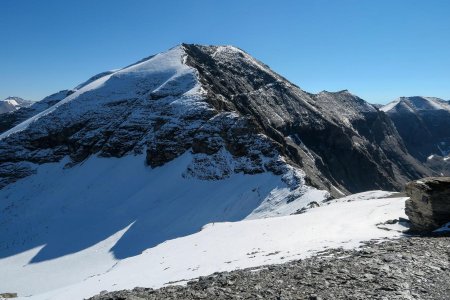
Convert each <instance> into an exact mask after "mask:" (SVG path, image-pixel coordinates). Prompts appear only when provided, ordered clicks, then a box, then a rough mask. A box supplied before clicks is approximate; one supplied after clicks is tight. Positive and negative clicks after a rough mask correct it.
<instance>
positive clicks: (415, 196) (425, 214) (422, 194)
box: [405, 177, 450, 232]
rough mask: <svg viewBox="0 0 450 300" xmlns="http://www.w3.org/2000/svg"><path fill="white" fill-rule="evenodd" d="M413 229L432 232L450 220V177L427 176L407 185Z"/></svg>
mask: <svg viewBox="0 0 450 300" xmlns="http://www.w3.org/2000/svg"><path fill="white" fill-rule="evenodd" d="M406 194H407V195H408V196H409V200H407V201H406V207H405V212H406V214H407V215H408V217H409V219H410V221H411V230H412V231H416V232H430V231H433V230H435V229H437V228H439V227H441V226H443V225H444V224H446V223H448V222H450V177H427V178H424V179H420V180H416V181H412V182H410V183H408V184H407V185H406Z"/></svg>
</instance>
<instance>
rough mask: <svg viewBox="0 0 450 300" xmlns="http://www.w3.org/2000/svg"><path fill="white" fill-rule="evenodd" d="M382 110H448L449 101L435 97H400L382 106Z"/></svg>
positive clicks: (391, 111) (449, 107)
mask: <svg viewBox="0 0 450 300" xmlns="http://www.w3.org/2000/svg"><path fill="white" fill-rule="evenodd" d="M381 110H382V111H384V112H386V113H394V112H402V111H423V110H447V111H450V103H449V102H448V101H445V100H443V99H440V98H436V97H422V96H413V97H400V98H398V99H396V100H394V101H392V102H391V103H388V104H387V105H385V106H383V107H382V108H381Z"/></svg>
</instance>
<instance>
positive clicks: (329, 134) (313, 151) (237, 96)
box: [184, 45, 429, 194]
mask: <svg viewBox="0 0 450 300" xmlns="http://www.w3.org/2000/svg"><path fill="white" fill-rule="evenodd" d="M184 47H185V49H186V52H187V54H188V57H187V60H186V62H187V64H188V65H190V66H192V67H194V68H196V69H197V70H198V73H199V80H200V82H201V84H202V87H203V88H204V89H205V90H206V92H207V99H208V101H209V102H210V103H212V105H213V106H214V107H215V108H216V109H218V110H225V111H227V110H236V111H238V112H239V113H240V114H242V115H247V116H250V117H251V118H252V119H253V120H255V123H257V124H258V125H259V126H260V128H261V129H262V130H263V131H264V133H265V134H266V135H267V136H269V137H271V138H272V139H273V140H275V141H277V142H278V143H279V144H281V145H282V146H283V147H282V148H283V149H284V155H286V156H287V157H289V158H290V159H291V161H293V162H294V163H296V164H297V165H299V166H301V167H302V168H303V169H304V170H306V172H307V174H308V175H309V178H310V180H311V182H312V183H313V184H315V185H317V186H322V185H323V184H325V186H326V187H327V188H328V189H329V190H331V191H332V192H334V194H338V193H336V190H335V189H334V188H333V186H335V187H337V188H338V189H340V190H343V191H351V192H356V191H363V190H368V189H375V188H383V189H401V187H402V185H403V184H404V183H405V182H406V181H408V179H411V178H418V177H420V175H421V174H428V172H429V171H428V170H427V169H425V168H423V167H422V166H420V164H419V163H418V162H417V161H416V160H415V159H414V158H412V157H411V156H409V155H408V153H407V151H406V148H405V147H404V145H403V143H402V141H401V138H400V137H399V135H398V133H397V131H396V130H395V127H394V126H393V125H392V123H391V121H390V120H389V119H388V118H387V117H386V116H385V115H384V114H383V113H382V112H379V111H378V110H377V109H376V108H374V107H373V106H371V105H370V104H368V103H367V102H365V101H364V100H362V99H360V98H358V97H356V96H354V95H352V94H350V93H348V92H347V91H342V92H338V93H328V92H323V93H320V94H318V95H312V94H309V93H306V92H304V91H302V90H301V89H300V88H298V87H297V86H295V85H293V84H292V83H290V82H289V81H287V80H286V79H284V78H283V77H281V76H279V75H278V74H276V73H274V72H272V71H271V70H270V69H269V68H268V67H267V66H266V65H264V64H262V63H260V62H258V61H256V60H255V59H253V58H252V57H250V56H249V55H248V54H246V53H245V52H243V51H241V50H239V49H237V48H234V47H224V46H220V47H212V46H198V45H184Z"/></svg>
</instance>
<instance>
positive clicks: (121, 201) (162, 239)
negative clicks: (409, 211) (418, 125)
mask: <svg viewBox="0 0 450 300" xmlns="http://www.w3.org/2000/svg"><path fill="white" fill-rule="evenodd" d="M142 161H143V159H142V157H139V156H132V155H131V156H126V157H124V158H120V159H114V158H108V159H106V158H97V157H92V158H90V159H89V160H87V161H86V162H84V163H83V164H82V165H79V166H76V167H73V168H69V169H62V168H61V164H64V162H61V164H47V165H43V166H41V167H40V169H39V172H38V174H37V175H35V176H30V177H27V178H25V179H23V180H20V181H19V182H17V183H15V184H12V185H9V186H8V187H6V188H4V189H3V190H1V191H0V197H1V198H2V199H5V200H3V201H2V202H0V212H1V218H0V222H1V226H2V231H1V232H0V235H1V236H0V240H1V242H2V244H1V248H0V249H1V250H0V270H1V272H0V292H8V291H10V292H18V293H19V295H20V296H32V297H31V299H82V298H83V297H88V296H91V295H94V294H96V293H98V292H100V291H102V290H117V289H123V288H132V287H135V286H146V287H160V286H163V285H164V284H166V283H168V282H171V281H178V280H184V279H190V278H195V277H198V276H201V275H207V274H210V273H213V272H216V271H225V270H233V269H237V268H245V267H253V266H260V265H265V264H272V263H282V262H285V261H288V260H293V259H299V258H304V257H307V256H310V255H312V254H314V253H316V252H317V251H320V250H323V249H325V248H327V247H347V248H351V247H356V246H358V245H359V243H360V242H361V241H365V240H370V239H380V238H393V237H399V236H400V235H401V233H400V232H399V231H396V230H392V231H386V230H382V229H379V228H378V227H377V226H376V224H379V223H382V222H384V221H386V220H388V219H395V218H398V217H405V215H404V212H403V210H404V200H405V198H387V199H385V198H381V199H372V198H379V197H385V196H386V197H387V196H390V193H386V192H381V191H375V192H369V193H365V194H363V196H361V195H354V196H351V197H347V198H346V200H345V201H344V202H342V201H337V202H335V203H331V204H329V205H327V206H323V207H319V208H314V209H311V210H309V211H307V212H306V213H304V214H300V215H293V216H287V217H275V218H267V219H251V220H249V219H248V218H247V219H246V217H247V216H250V217H251V216H252V212H254V211H258V210H261V209H262V208H263V207H264V203H266V201H267V199H271V198H275V199H276V197H277V195H278V194H283V193H286V192H287V191H286V190H287V189H288V188H287V187H286V184H285V183H284V182H283V181H282V180H281V178H280V177H278V176H275V175H273V174H270V173H264V174H258V175H242V174H235V175H233V176H232V177H230V178H228V179H225V180H220V181H204V180H198V179H191V178H186V177H183V172H184V170H185V168H186V166H187V165H188V164H189V162H190V161H191V157H190V154H189V153H186V154H185V155H182V156H181V157H179V158H177V159H175V160H174V161H172V162H170V163H168V164H167V165H165V166H163V167H160V168H155V169H150V168H148V167H146V166H145V165H144V164H143V163H142ZM174 187H176V188H174ZM371 195H372V196H371ZM311 200H313V199H307V201H311ZM305 201H306V200H305ZM348 201H350V202H348ZM224 221H225V222H224ZM229 221H236V222H231V223H230V222H229ZM208 223H209V224H208ZM205 224H208V225H206V226H205ZM201 227H204V229H203V230H201V231H199V230H200V229H201ZM27 299H30V298H27Z"/></svg>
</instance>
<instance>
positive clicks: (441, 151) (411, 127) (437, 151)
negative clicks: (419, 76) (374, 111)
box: [381, 96, 450, 175]
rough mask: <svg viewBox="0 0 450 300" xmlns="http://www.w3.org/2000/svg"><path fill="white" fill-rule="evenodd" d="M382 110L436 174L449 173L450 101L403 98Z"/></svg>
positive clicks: (410, 148) (412, 149) (417, 97)
mask: <svg viewBox="0 0 450 300" xmlns="http://www.w3.org/2000/svg"><path fill="white" fill-rule="evenodd" d="M381 109H382V110H383V111H385V112H386V113H387V114H388V115H389V117H390V118H391V119H392V120H393V122H394V124H395V126H396V128H397V130H398V132H399V134H400V135H401V137H402V139H403V141H404V142H405V145H406V147H407V149H408V152H409V153H411V155H413V156H414V157H415V158H417V159H418V160H419V161H421V162H423V163H424V164H426V165H427V166H428V167H430V168H432V169H433V170H435V171H437V174H441V173H442V175H450V173H449V170H450V161H449V160H448V159H447V160H445V159H444V157H446V156H447V155H449V154H450V104H449V103H448V102H447V101H444V100H442V99H439V98H433V97H419V96H415V97H401V98H399V99H397V100H395V101H393V102H391V103H389V104H387V105H385V106H384V107H382V108H381ZM432 159H433V160H432ZM430 160H432V161H430Z"/></svg>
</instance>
